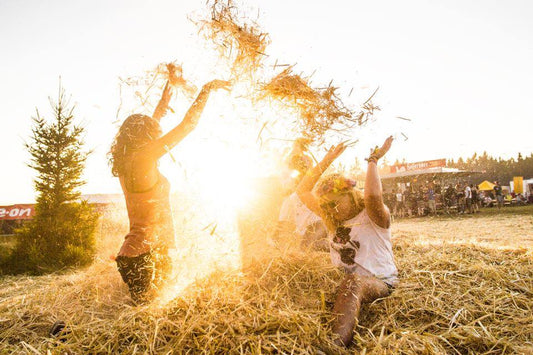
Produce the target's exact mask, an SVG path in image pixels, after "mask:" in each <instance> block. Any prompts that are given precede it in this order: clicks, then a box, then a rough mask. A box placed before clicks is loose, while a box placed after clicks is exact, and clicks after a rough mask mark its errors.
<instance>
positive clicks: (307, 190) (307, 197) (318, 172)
mask: <svg viewBox="0 0 533 355" xmlns="http://www.w3.org/2000/svg"><path fill="white" fill-rule="evenodd" d="M345 150H346V146H345V145H344V143H340V144H339V145H337V146H331V148H329V150H328V152H327V154H326V155H325V156H324V158H323V159H322V161H320V162H319V163H318V164H317V165H315V167H314V168H313V169H311V170H310V171H308V172H307V173H306V174H305V176H304V177H303V179H302V181H300V184H298V187H297V188H296V194H297V195H298V197H299V198H300V200H301V201H302V202H303V203H304V204H305V205H306V206H307V208H309V209H310V210H311V211H313V212H314V213H316V214H317V215H319V216H320V215H322V212H321V211H320V205H319V203H318V201H317V199H316V197H315V195H313V188H314V187H315V185H316V183H317V182H318V180H319V179H320V177H321V176H322V174H323V173H324V171H326V169H327V168H328V167H329V166H330V165H331V163H333V161H334V160H335V159H337V157H338V156H339V155H341V154H342V152H344V151H345Z"/></svg>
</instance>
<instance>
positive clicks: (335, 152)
mask: <svg viewBox="0 0 533 355" xmlns="http://www.w3.org/2000/svg"><path fill="white" fill-rule="evenodd" d="M346 148H347V147H346V145H345V144H344V142H342V143H339V144H337V145H332V146H331V147H330V148H329V150H328V152H327V153H326V156H325V157H324V158H327V159H331V160H332V161H333V160H335V159H337V158H338V157H339V156H340V155H341V154H342V153H343V152H344V151H345V150H346Z"/></svg>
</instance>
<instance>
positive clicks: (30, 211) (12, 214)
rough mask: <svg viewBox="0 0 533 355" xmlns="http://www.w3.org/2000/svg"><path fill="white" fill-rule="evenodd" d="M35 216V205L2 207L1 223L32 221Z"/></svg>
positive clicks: (0, 213) (0, 212) (0, 207)
mask: <svg viewBox="0 0 533 355" xmlns="http://www.w3.org/2000/svg"><path fill="white" fill-rule="evenodd" d="M33 216H35V205H29V204H28V205H11V206H0V221H6V220H16V219H32V218H33Z"/></svg>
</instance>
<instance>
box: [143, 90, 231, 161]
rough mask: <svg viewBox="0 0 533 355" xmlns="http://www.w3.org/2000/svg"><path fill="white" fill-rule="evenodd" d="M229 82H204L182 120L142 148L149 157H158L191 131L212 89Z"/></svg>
mask: <svg viewBox="0 0 533 355" xmlns="http://www.w3.org/2000/svg"><path fill="white" fill-rule="evenodd" d="M229 86H230V83H229V82H227V81H223V80H213V81H210V82H209V83H207V84H205V85H204V86H203V88H202V90H201V91H200V93H199V94H198V96H197V97H196V100H194V102H193V104H192V105H191V107H190V108H189V110H188V111H187V113H186V114H185V117H184V118H183V120H182V121H181V122H180V124H178V125H177V126H176V127H174V128H173V129H172V130H171V131H170V132H168V133H167V134H165V135H164V136H163V137H161V138H159V139H157V140H155V141H154V142H153V143H151V144H150V145H148V146H146V148H144V149H143V150H144V152H146V153H148V154H149V155H150V156H151V157H156V158H159V157H161V156H163V155H164V154H165V153H167V152H168V151H169V150H170V149H172V148H173V147H174V146H176V144H178V143H179V142H180V141H181V140H182V139H183V138H185V137H186V136H187V135H188V134H189V133H191V132H192V131H193V130H194V128H196V126H197V125H198V121H199V119H200V116H201V114H202V112H203V110H204V108H205V105H206V103H207V99H208V98H209V94H210V93H211V91H212V90H217V89H228V88H229Z"/></svg>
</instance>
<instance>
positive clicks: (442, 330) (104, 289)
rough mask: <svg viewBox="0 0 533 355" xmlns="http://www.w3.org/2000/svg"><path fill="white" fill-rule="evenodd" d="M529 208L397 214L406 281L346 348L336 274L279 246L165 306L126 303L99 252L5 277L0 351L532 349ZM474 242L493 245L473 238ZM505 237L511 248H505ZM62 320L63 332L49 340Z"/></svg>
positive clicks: (310, 256) (365, 313) (320, 259)
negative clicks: (82, 261)
mask: <svg viewBox="0 0 533 355" xmlns="http://www.w3.org/2000/svg"><path fill="white" fill-rule="evenodd" d="M527 208H529V214H528V215H522V216H518V215H506V216H505V218H500V219H498V218H494V217H493V216H487V215H485V216H483V213H482V215H481V216H475V217H465V218H461V219H458V220H454V219H447V218H442V219H439V218H437V219H432V220H429V219H415V220H405V221H399V222H395V223H394V224H393V228H394V230H393V235H394V239H393V245H394V252H395V256H396V261H397V264H398V268H399V270H400V279H401V283H400V285H399V286H398V287H397V288H396V290H395V291H394V292H393V293H392V295H390V296H389V297H387V298H385V299H380V300H376V301H375V302H374V303H373V304H371V305H366V306H365V307H364V308H363V310H362V317H361V319H360V322H359V325H358V326H357V328H356V334H355V338H354V344H353V345H352V347H351V348H349V349H343V348H338V347H336V346H335V345H333V344H332V340H333V337H332V334H331V320H332V317H331V313H330V312H331V304H332V302H333V300H334V297H335V288H336V286H337V285H338V283H339V281H340V279H341V278H342V274H341V273H340V272H339V271H338V270H337V269H335V268H333V267H332V266H331V265H330V261H329V257H328V255H327V254H325V253H319V252H314V253H302V252H300V251H298V250H292V249H289V250H286V249H283V248H280V249H279V250H278V252H277V253H272V254H271V257H270V259H263V260H262V261H261V262H256V263H255V264H254V265H253V266H251V267H250V268H248V269H246V270H245V271H244V272H239V271H231V272H221V271H219V272H215V273H213V274H211V275H210V276H208V277H206V278H204V279H199V280H197V281H196V283H194V284H192V285H190V286H189V287H188V288H187V289H186V290H184V292H182V293H181V294H179V295H177V298H176V299H175V300H173V301H172V302H171V303H170V304H167V305H158V304H152V305H149V306H145V307H134V306H132V305H131V304H129V302H128V300H129V297H128V294H127V290H126V288H125V287H124V285H123V284H122V281H121V280H120V277H119V275H118V272H117V271H116V269H115V266H114V264H113V263H112V262H111V261H110V260H108V259H104V258H102V259H100V260H98V261H97V263H95V265H93V266H92V267H90V268H89V269H87V270H85V271H81V272H78V273H69V274H66V275H55V276H54V275H51V276H42V277H7V278H3V279H2V281H1V285H2V287H1V288H0V299H1V300H2V301H1V303H0V338H1V339H2V342H1V343H0V353H35V354H37V353H46V352H47V351H50V352H51V353H65V352H67V353H125V354H133V353H168V352H170V353H171V352H176V351H178V352H190V353H295V354H317V353H318V354H320V353H330V354H353V353H354V352H356V353H373V354H419V353H426V354H443V353H447V354H467V353H470V354H507V353H509V354H512V353H515V354H527V353H531V352H532V351H533V316H532V314H533V313H532V308H533V301H532V300H533V297H532V296H533V265H532V264H533V260H532V251H533V235H532V234H531V228H530V226H531V223H533V214H531V208H532V206H528V207H527ZM517 226H518V227H517ZM125 227H127V226H123V225H118V226H117V228H119V229H121V230H122V229H124V228H125ZM108 228H112V224H111V223H108V226H107V227H105V228H104V229H103V230H102V234H103V233H110V232H112V230H110V229H108ZM121 233H122V231H121V232H120V233H117V232H116V231H115V236H116V237H117V238H120V234H121ZM106 235H108V234H106ZM102 237H103V235H102ZM463 237H464V238H466V239H461V238H463ZM474 238H477V239H478V240H486V239H487V238H494V241H495V242H496V244H490V243H489V242H486V243H488V244H484V246H479V245H478V244H477V243H475V239H474ZM500 238H508V239H506V240H507V241H509V242H512V243H514V244H509V243H507V244H508V245H507V247H506V248H502V247H501V245H500V244H499V240H500ZM468 240H470V242H469V241H468ZM183 267H185V266H183ZM58 319H60V320H64V321H65V323H66V325H67V329H68V333H67V334H65V335H64V336H63V337H61V338H50V337H49V336H48V335H47V332H48V330H49V329H50V327H51V325H52V324H53V323H54V322H55V321H57V320H58Z"/></svg>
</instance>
